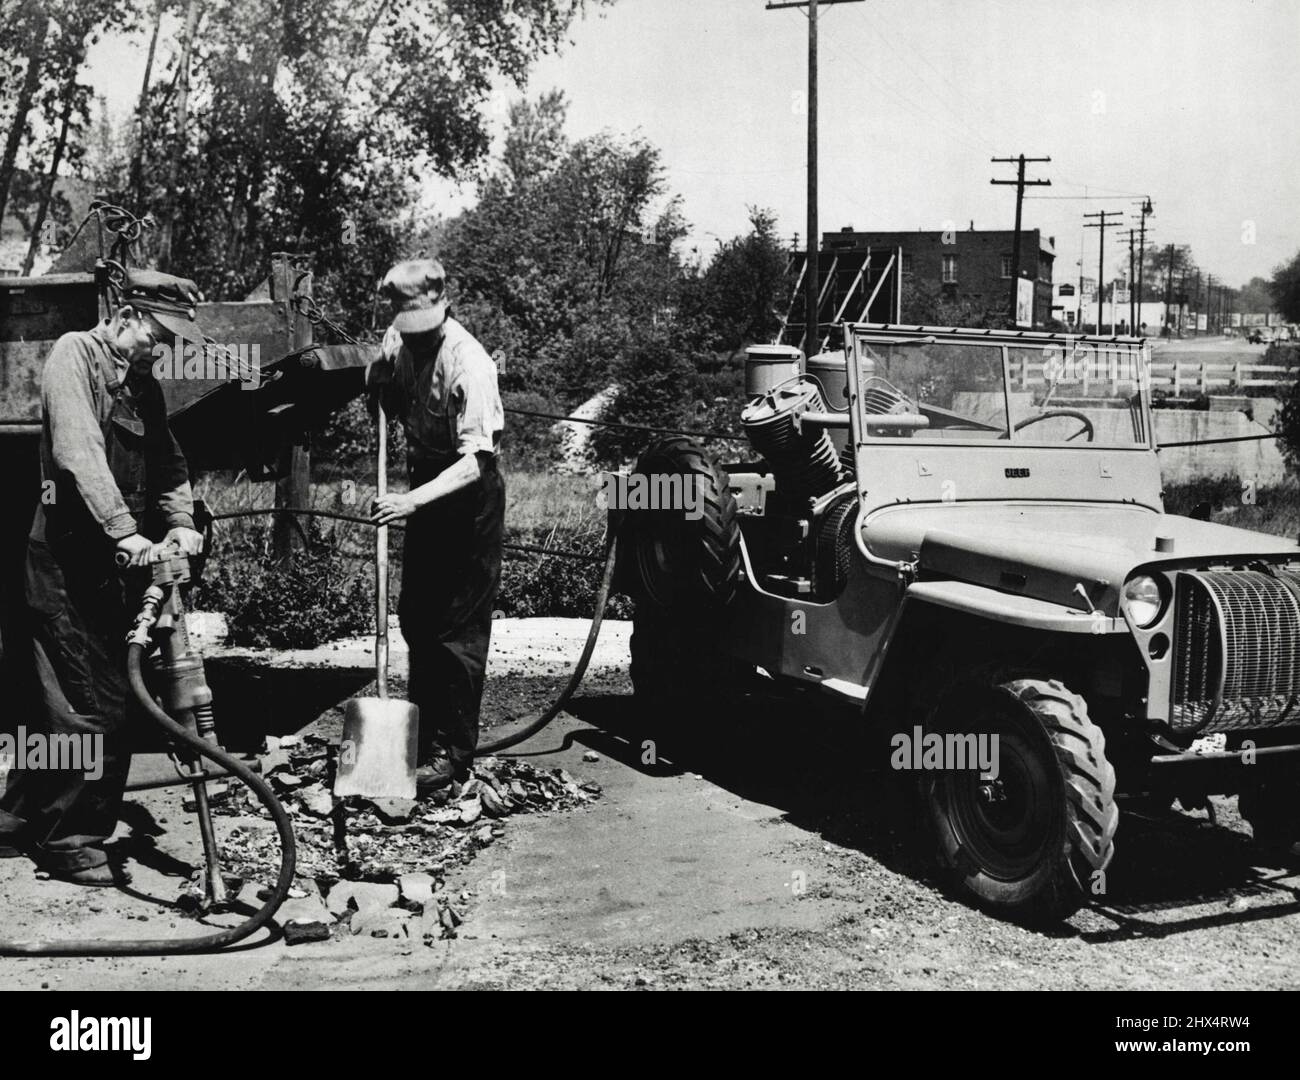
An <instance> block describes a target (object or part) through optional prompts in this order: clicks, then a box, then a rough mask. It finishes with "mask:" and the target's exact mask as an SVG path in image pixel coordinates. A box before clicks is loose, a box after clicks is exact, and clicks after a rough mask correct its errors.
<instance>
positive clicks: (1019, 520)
mask: <svg viewBox="0 0 1300 1080" xmlns="http://www.w3.org/2000/svg"><path fill="white" fill-rule="evenodd" d="M863 537H864V539H865V540H866V543H867V548H868V550H870V551H871V552H872V553H873V554H875V555H879V556H881V557H883V558H887V559H896V560H897V559H903V560H913V559H915V560H917V561H918V563H919V571H920V575H921V577H922V578H930V579H933V578H949V579H954V580H958V581H967V582H971V583H973V584H978V585H984V586H987V587H989V588H992V589H997V590H999V591H1001V592H1007V593H1014V594H1017V595H1022V596H1032V597H1035V598H1037V599H1040V600H1048V601H1052V602H1054V603H1058V604H1063V605H1066V606H1068V607H1072V608H1076V609H1081V610H1088V607H1089V606H1091V607H1092V608H1095V609H1101V610H1104V611H1107V612H1111V613H1113V612H1114V611H1115V610H1116V608H1117V605H1118V602H1119V595H1120V590H1121V589H1122V588H1123V585H1124V581H1125V579H1126V578H1127V577H1128V576H1129V575H1130V574H1131V573H1132V572H1133V571H1134V570H1136V569H1137V568H1138V567H1141V566H1148V567H1149V566H1156V565H1167V566H1169V568H1171V569H1172V568H1173V567H1176V566H1197V565H1205V564H1207V563H1212V562H1215V563H1217V562H1234V561H1242V560H1245V559H1265V560H1268V561H1285V560H1296V559H1300V547H1298V546H1297V545H1296V544H1294V543H1292V542H1290V541H1288V540H1286V539H1285V538H1283V537H1280V536H1272V535H1269V534H1267V533H1257V532H1251V531H1250V530H1247V529H1237V528H1233V527H1232V526H1229V525H1217V524H1214V523H1211V522H1208V521H1196V520H1194V519H1192V518H1186V517H1177V516H1175V515H1172V514H1160V513H1156V512H1155V511H1153V510H1150V509H1147V508H1145V507H1140V506H1122V505H1115V504H1113V503H1111V504H1093V503H1088V504H1080V503H1032V504H1007V503H998V504H996V505H990V504H980V503H948V504H944V505H939V506H936V505H934V504H929V505H926V506H915V505H910V506H895V507H887V508H884V509H881V510H879V511H876V512H875V513H873V514H872V515H870V517H868V518H867V520H866V522H865V524H864V525H863ZM1157 538H1162V539H1163V543H1162V546H1165V547H1169V548H1170V549H1171V550H1168V551H1157V550H1156V540H1157ZM1080 586H1081V587H1082V589H1080ZM1085 592H1086V594H1087V597H1088V601H1089V604H1085V602H1084V598H1083V593H1085Z"/></svg>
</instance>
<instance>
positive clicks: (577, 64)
mask: <svg viewBox="0 0 1300 1080" xmlns="http://www.w3.org/2000/svg"><path fill="white" fill-rule="evenodd" d="M819 27H820V44H821V49H820V54H821V58H820V72H821V77H820V85H821V92H820V110H819V111H820V144H821V153H820V176H821V185H820V188H821V191H820V223H821V231H822V232H828V231H833V230H836V229H839V228H840V227H842V226H845V225H850V226H853V227H855V228H858V229H880V230H887V229H913V228H921V229H942V228H946V227H956V228H960V229H964V228H967V227H968V226H969V225H970V223H971V222H972V221H973V222H974V224H975V227H976V228H989V229H994V228H997V229H1009V228H1011V226H1012V224H1013V222H1014V212H1015V189H1014V188H1012V187H1004V186H994V185H991V184H990V183H989V180H990V179H991V178H993V177H995V176H996V177H998V178H1000V179H1008V178H1014V175H1015V173H1014V166H1012V165H996V164H994V163H992V162H991V161H990V160H989V159H990V158H993V157H1013V156H1015V155H1017V154H1020V153H1024V154H1026V155H1027V156H1032V157H1050V158H1051V161H1050V162H1047V163H1043V164H1038V165H1031V166H1030V167H1029V170H1028V172H1027V175H1028V176H1029V177H1031V178H1032V177H1040V178H1044V179H1048V180H1050V181H1051V187H1039V188H1031V189H1029V190H1028V191H1027V193H1026V201H1025V209H1024V225H1025V227H1026V228H1039V229H1041V230H1042V231H1043V233H1044V234H1046V235H1053V236H1055V237H1056V241H1057V252H1058V257H1057V263H1056V273H1055V277H1056V279H1057V280H1073V279H1074V278H1075V277H1076V276H1077V275H1078V268H1077V265H1076V263H1077V260H1079V259H1080V257H1081V254H1082V258H1083V260H1084V272H1085V273H1086V274H1087V275H1088V276H1089V277H1092V276H1095V274H1096V271H1097V257H1098V249H1097V238H1098V230H1097V229H1088V230H1087V231H1086V233H1085V231H1084V230H1083V228H1082V225H1083V220H1084V219H1083V217H1082V215H1083V214H1084V213H1088V212H1096V211H1100V210H1107V211H1121V212H1123V221H1124V225H1123V227H1122V229H1123V231H1124V235H1123V237H1122V238H1121V237H1120V236H1119V235H1118V234H1119V233H1120V232H1121V231H1122V230H1121V229H1118V228H1117V229H1111V230H1108V235H1107V241H1106V245H1107V259H1106V263H1107V270H1108V271H1110V272H1115V271H1117V270H1118V268H1119V266H1120V263H1121V262H1126V260H1127V231H1126V230H1127V228H1128V227H1129V225H1130V224H1132V220H1133V218H1134V216H1135V214H1136V204H1137V202H1138V201H1140V199H1141V197H1142V196H1144V195H1149V196H1150V197H1151V200H1152V203H1153V205H1154V209H1155V213H1154V216H1153V217H1151V218H1149V219H1148V245H1149V246H1151V245H1163V244H1167V243H1186V244H1190V245H1191V247H1192V250H1193V253H1194V255H1195V258H1196V261H1197V262H1198V264H1199V265H1200V266H1201V267H1202V268H1203V269H1205V270H1206V271H1207V272H1209V273H1213V274H1214V275H1215V277H1216V280H1217V279H1225V280H1226V281H1227V282H1228V283H1229V284H1231V285H1234V286H1237V285H1240V284H1243V283H1244V282H1245V281H1247V280H1248V279H1250V278H1251V277H1253V276H1255V275H1261V276H1267V275H1269V274H1270V273H1271V271H1272V270H1273V268H1274V267H1275V266H1277V265H1278V264H1279V263H1281V262H1283V261H1284V260H1286V259H1288V258H1290V257H1291V256H1292V255H1293V254H1295V253H1296V252H1297V250H1300V142H1298V141H1297V139H1296V137H1295V131H1294V127H1295V108H1296V103H1297V102H1300V2H1297V0H1231V2H1228V0H1143V2H1142V3H1133V2H1132V0H1099V2H1096V3H1092V4H1088V3H1081V2H1077V0H1075V2H1062V0H864V2H860V3H845V4H838V5H836V6H833V7H830V8H824V9H823V14H822V17H821V22H820V23H819ZM142 52H143V50H139V49H134V48H132V49H124V48H123V47H122V46H121V44H120V43H117V44H115V43H113V42H105V43H103V44H101V45H100V46H99V47H98V48H97V50H96V51H95V53H93V54H92V77H93V80H94V81H95V83H96V86H97V88H98V89H99V90H101V91H102V92H104V93H105V94H106V96H107V97H108V99H109V102H110V107H112V108H114V109H115V110H121V109H124V108H128V107H129V103H130V102H131V100H132V99H133V96H134V94H135V93H137V92H138V85H139V78H140V73H141V71H142V69H143V56H142ZM806 84H807V20H806V18H805V16H804V15H803V13H802V12H801V11H800V10H797V9H791V10H773V11H768V10H765V8H764V0H617V2H616V3H615V4H614V5H613V6H612V7H609V8H605V9H600V10H599V11H598V12H596V13H592V14H589V15H588V16H587V18H586V19H585V20H584V21H583V22H582V23H580V24H578V25H576V26H575V27H574V28H573V31H572V33H571V45H570V46H569V47H568V48H567V49H566V50H565V51H564V52H563V53H562V54H561V55H559V56H556V57H548V58H546V59H544V60H543V61H542V62H541V63H539V64H538V65H537V66H536V67H535V69H534V71H533V73H532V75H531V77H530V80H529V83H528V85H527V86H526V87H525V88H524V92H526V93H527V94H529V95H530V96H534V95H537V94H539V93H541V92H543V91H545V90H548V89H551V88H556V87H558V88H560V89H562V90H564V92H565V94H566V96H567V97H568V100H569V103H570V108H569V124H568V126H569V133H570V135H571V136H573V137H575V138H580V137H583V136H587V135H591V134H595V133H596V132H598V131H602V130H604V131H609V132H612V133H616V134H631V133H634V132H635V133H637V134H639V135H641V136H643V137H644V138H646V139H647V140H649V141H650V142H651V143H653V144H654V145H655V146H657V147H658V148H659V149H660V151H661V153H662V158H663V163H664V166H665V171H666V182H667V187H668V190H669V191H671V192H673V193H676V194H679V195H680V196H682V198H683V200H684V205H683V210H684V213H685V216H686V218H687V220H688V221H689V222H690V223H691V227H692V235H691V238H690V240H689V242H688V246H690V245H693V246H696V247H698V249H699V251H700V253H701V255H703V256H704V257H706V258H707V257H708V255H710V254H711V253H712V251H713V250H716V247H717V245H718V244H719V242H720V241H721V240H723V239H726V238H730V237H732V236H734V235H736V234H738V233H741V232H743V231H745V230H746V228H747V218H748V212H747V207H749V206H759V207H764V208H768V209H771V210H773V211H774V212H775V213H776V214H777V217H778V219H779V229H780V232H781V233H782V235H783V236H787V237H789V236H793V234H795V233H799V234H800V235H802V234H803V232H804V216H805V209H804V207H805V151H806V131H807V127H806V125H807V115H806V107H805V100H806V99H805V91H806ZM519 93H520V91H519V90H518V89H517V88H514V87H512V86H503V87H501V88H499V90H498V93H497V95H496V100H497V103H498V105H500V104H501V103H503V102H505V101H507V100H509V99H510V98H511V97H517V96H518V95H519ZM497 111H498V115H500V114H501V113H503V111H504V110H503V109H500V108H498V110H497ZM427 197H428V202H429V203H430V205H431V206H433V207H434V208H435V209H437V210H439V211H440V212H443V213H452V212H455V211H456V210H457V209H459V208H460V207H462V206H464V205H467V204H468V203H470V202H472V200H473V188H472V185H470V186H465V187H462V188H460V189H457V188H454V187H452V186H450V185H447V184H445V183H439V182H436V181H431V182H430V184H429V188H428V196H427ZM1121 251H1122V253H1123V254H1122V256H1120V254H1119V253H1120V252H1121ZM1112 253H1114V254H1115V255H1116V256H1117V257H1115V258H1112V257H1111V256H1112Z"/></svg>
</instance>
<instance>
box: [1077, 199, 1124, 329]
mask: <svg viewBox="0 0 1300 1080" xmlns="http://www.w3.org/2000/svg"><path fill="white" fill-rule="evenodd" d="M1122 214H1123V211H1120V210H1099V211H1097V213H1095V214H1084V215H1083V216H1084V217H1086V218H1099V219H1100V220H1098V221H1088V222H1085V223H1084V226H1083V227H1084V228H1085V229H1096V230H1097V236H1098V238H1099V239H1100V241H1101V242H1100V243H1099V244H1098V245H1097V334H1098V336H1100V335H1101V320H1102V311H1101V298H1102V295H1103V291H1104V290H1103V288H1102V285H1103V283H1104V282H1105V280H1106V230H1107V229H1113V228H1114V227H1115V226H1116V225H1118V224H1119V222H1118V221H1115V220H1111V221H1107V220H1106V219H1107V218H1112V219H1114V218H1118V217H1121V216H1122ZM1110 332H1111V333H1112V334H1113V333H1114V332H1115V326H1114V323H1113V321H1112V324H1111V328H1110Z"/></svg>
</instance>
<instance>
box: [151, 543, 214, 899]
mask: <svg viewBox="0 0 1300 1080" xmlns="http://www.w3.org/2000/svg"><path fill="white" fill-rule="evenodd" d="M149 569H150V571H151V572H152V575H153V581H152V583H151V584H150V586H149V588H148V589H146V590H145V594H144V598H143V600H142V602H141V608H140V613H139V614H138V615H137V616H136V620H135V627H134V629H133V630H132V631H131V633H130V634H129V635H128V641H129V642H131V643H135V644H139V645H142V646H144V647H145V648H148V645H149V641H150V638H151V637H152V638H153V640H155V641H156V642H157V644H158V652H157V654H156V655H155V656H154V657H153V658H152V659H151V661H150V667H151V668H152V670H153V672H154V674H155V677H156V678H155V685H156V686H157V687H158V688H159V694H158V698H159V702H160V704H161V705H162V707H163V709H165V710H166V711H167V713H168V714H169V715H170V716H171V717H172V718H173V719H174V720H175V721H176V722H177V723H179V724H182V725H184V726H185V727H186V728H188V729H189V730H190V731H192V732H194V733H195V734H197V735H198V737H199V738H201V739H203V740H204V741H205V742H208V743H211V744H212V745H213V746H217V747H220V743H219V742H218V741H217V732H216V724H215V722H214V720H213V715H212V691H211V689H209V687H208V680H207V675H206V673H205V671H204V667H203V656H202V654H201V653H200V652H199V651H198V650H197V649H195V648H194V646H193V643H192V642H191V641H190V635H189V629H188V627H187V626H186V623H185V600H184V598H183V597H182V595H181V590H180V587H181V586H182V585H184V584H186V583H187V582H189V580H190V563H189V558H188V557H187V556H185V555H182V554H179V553H175V554H170V553H164V554H163V556H162V557H161V558H160V559H159V561H157V562H154V563H151V564H150V567H149ZM178 757H179V759H180V761H181V764H182V765H183V766H184V767H185V768H186V769H187V770H188V772H187V773H185V774H184V775H191V774H193V775H196V776H200V777H201V776H203V774H204V768H203V763H202V761H201V759H200V758H199V756H198V755H197V754H195V753H193V752H192V751H185V752H183V753H180V754H178ZM192 787H193V790H194V802H195V809H196V811H197V814H198V819H199V833H200V835H201V836H202V837H203V855H204V860H205V864H206V870H205V874H204V895H205V899H206V903H205V907H207V908H209V909H211V908H213V907H217V906H221V905H224V904H226V903H227V902H228V900H229V896H228V894H227V890H226V881H225V878H224V877H223V875H222V872H221V851H220V849H219V848H218V846H217V840H216V833H215V832H214V830H213V827H212V813H211V805H210V802H209V798H208V784H207V780H206V779H197V780H195V781H194V783H193V785H192Z"/></svg>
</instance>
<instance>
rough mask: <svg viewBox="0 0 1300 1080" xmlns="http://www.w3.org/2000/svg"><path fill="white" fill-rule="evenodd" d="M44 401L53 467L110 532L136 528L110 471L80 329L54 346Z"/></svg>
mask: <svg viewBox="0 0 1300 1080" xmlns="http://www.w3.org/2000/svg"><path fill="white" fill-rule="evenodd" d="M41 403H42V405H43V406H44V409H45V417H46V422H47V423H48V425H49V432H50V455H51V458H52V460H53V462H54V467H55V468H56V469H57V470H58V471H59V472H60V473H64V474H66V475H68V476H70V477H71V478H72V482H73V483H74V484H75V485H76V488H77V493H78V494H79V495H80V496H81V498H82V500H83V501H84V502H85V504H86V508H87V509H88V510H89V511H90V514H91V516H92V517H93V518H94V519H95V521H96V523H98V525H99V526H100V528H102V529H103V530H104V532H105V534H106V535H107V536H108V537H109V538H111V539H113V540H121V539H122V538H123V537H124V536H130V535H132V534H133V533H135V532H137V531H138V526H137V523H136V520H135V518H134V517H133V516H132V515H131V511H130V510H129V509H128V508H127V505H126V500H125V499H123V498H122V492H121V491H120V490H119V489H118V486H117V482H116V481H115V480H114V479H113V474H112V472H111V471H109V467H108V454H107V452H106V450H105V447H104V433H103V431H101V430H100V426H99V417H98V415H97V413H96V409H95V399H94V394H93V393H92V391H91V387H90V363H89V358H88V357H87V356H86V355H85V350H84V346H82V344H81V343H80V341H79V339H78V337H77V336H76V335H73V334H65V335H64V336H63V337H61V338H59V340H58V341H56V342H55V343H54V348H53V349H51V350H50V355H49V359H47V360H46V361H45V371H44V375H43V377H42V381H41Z"/></svg>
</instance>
